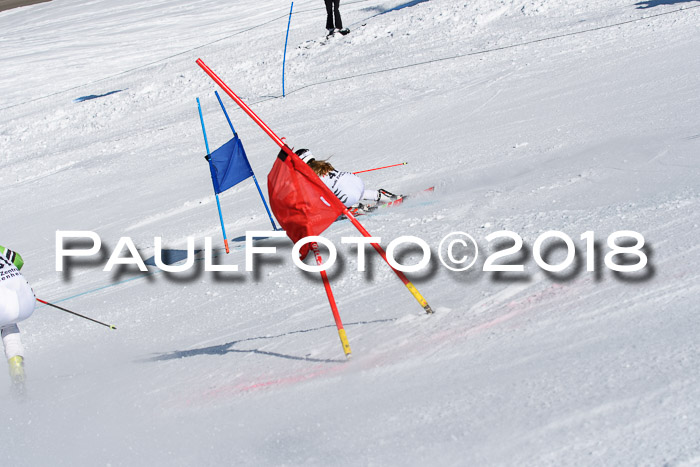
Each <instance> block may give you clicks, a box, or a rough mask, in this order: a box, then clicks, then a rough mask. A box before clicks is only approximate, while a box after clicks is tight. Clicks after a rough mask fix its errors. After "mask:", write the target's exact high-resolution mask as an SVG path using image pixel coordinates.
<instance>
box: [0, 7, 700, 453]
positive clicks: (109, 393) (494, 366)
mask: <svg viewBox="0 0 700 467" xmlns="http://www.w3.org/2000/svg"><path fill="white" fill-rule="evenodd" d="M289 7H290V5H289V4H284V2H273V1H271V0H239V1H236V2H231V1H225V0H198V1H185V0H167V1H166V0H152V1H148V2H143V1H137V0H120V1H118V2H117V1H112V0H93V1H90V2H84V1H79V0H53V1H51V2H47V3H40V4H36V5H31V6H27V7H22V8H16V9H12V10H8V11H3V12H2V13H0V95H1V96H2V98H1V99H0V110H1V111H0V161H1V164H2V170H0V195H1V196H2V206H3V222H2V224H3V228H2V235H1V236H0V244H2V245H5V246H7V247H10V248H12V249H14V250H17V251H19V252H20V253H21V254H22V255H23V256H24V258H25V261H26V266H25V268H24V269H23V271H22V272H23V274H24V276H25V277H26V278H27V280H28V281H29V282H30V284H31V285H32V287H33V288H34V291H35V292H36V294H37V296H38V297H39V298H42V299H44V300H48V301H54V302H58V303H59V304H60V305H61V306H64V307H66V308H69V309H71V310H74V311H76V312H79V313H83V314H86V315H88V316H90V317H92V318H94V319H98V320H100V321H104V322H107V323H109V324H114V325H116V326H117V330H116V331H114V330H109V329H108V328H106V327H101V326H99V325H97V324H95V323H91V322H89V321H86V320H82V319H79V318H77V317H74V316H72V315H69V314H66V313H63V312H60V311H57V310H54V309H51V308H49V307H46V306H40V307H37V309H36V311H35V313H34V315H33V316H32V317H31V318H30V319H29V320H27V321H25V322H23V323H21V324H20V327H21V329H22V333H23V340H24V343H25V346H26V355H25V357H26V364H27V375H28V381H27V385H28V393H27V397H26V400H24V401H18V400H16V399H14V398H12V397H10V391H9V379H8V380H7V386H8V389H7V393H6V395H5V396H3V397H2V398H1V400H0V406H1V407H2V413H3V426H2V428H3V437H4V446H5V448H4V449H3V450H2V454H1V455H0V457H1V458H2V459H3V461H4V462H3V463H4V464H6V465H15V466H18V465H66V466H68V465H70V466H76V465H81V466H82V465H85V466H88V465H89V466H93V465H112V466H116V465H168V466H180V465H237V464H247V465H261V464H277V465H280V464H287V465H293V464H309V465H328V464H338V465H357V464H360V465H362V464H364V465H484V464H487V465H505V464H510V465H566V464H569V465H585V464H595V465H639V464H644V465H664V464H667V465H697V464H699V463H700V422H699V421H698V420H700V355H699V353H700V343H699V340H698V336H699V335H700V307H699V306H698V303H700V274H699V273H698V268H699V264H700V245H699V244H698V232H699V230H700V229H699V228H698V225H699V224H700V209H698V208H699V207H700V205H699V203H698V201H699V200H700V159H699V158H698V154H699V153H700V34H699V33H698V32H699V30H698V24H700V2H698V1H684V0H664V1H661V0H650V1H643V2H637V3H635V0H589V1H583V0H499V1H493V0H473V1H460V2H454V1H450V0H422V1H421V0H417V1H416V0H414V1H408V2H406V1H402V0H360V1H348V2H342V4H341V12H342V14H343V21H344V25H345V26H349V27H350V29H351V30H352V32H351V33H350V34H349V35H347V36H334V37H331V38H329V39H326V37H325V29H324V23H325V10H324V8H323V5H322V4H321V3H320V2H318V1H316V0H313V1H312V0H298V1H297V2H295V4H294V14H293V16H292V19H291V29H290V32H289V43H288V48H287V54H286V74H285V93H286V96H285V97H282V62H283V50H284V40H285V34H286V28H287V21H288V14H289ZM197 58H201V59H202V60H203V61H204V62H205V63H206V64H207V65H209V66H210V67H211V68H212V69H213V70H214V71H215V72H216V73H217V74H218V75H219V76H220V77H221V78H222V79H223V80H224V81H225V82H226V83H227V84H228V85H229V86H230V87H231V89H233V90H234V91H235V92H236V93H237V94H238V95H239V96H241V98H242V99H243V100H245V101H246V102H247V103H248V104H250V105H251V108H252V109H253V111H254V112H256V113H257V114H258V115H259V116H260V117H261V118H262V119H263V120H264V121H265V122H266V123H267V124H268V125H269V126H270V128H272V129H273V130H274V131H275V132H276V133H277V134H278V135H279V136H281V137H286V140H285V141H287V142H288V144H290V146H294V147H296V148H301V147H308V148H312V149H313V152H314V154H316V155H317V156H322V157H332V158H331V161H332V162H333V164H334V165H335V166H336V167H338V168H340V169H341V170H349V171H359V170H364V169H369V168H373V167H378V166H383V165H389V164H395V163H400V162H408V165H405V166H401V167H397V168H392V169H385V170H380V171H375V172H368V173H366V174H363V178H364V180H365V183H366V185H367V186H368V187H371V188H385V189H388V190H389V191H392V192H398V193H413V192H416V191H418V190H421V189H423V188H426V187H429V186H435V187H436V190H435V193H434V195H432V196H425V197H417V198H414V199H412V200H408V201H407V202H406V203H404V204H403V205H402V206H400V207H396V208H392V209H386V210H380V211H378V212H376V213H375V214H373V215H369V216H364V217H362V218H361V221H362V223H363V225H364V226H365V227H366V228H367V230H369V232H371V233H372V234H373V235H374V236H378V237H381V238H382V243H383V244H384V245H385V246H386V245H387V244H388V243H389V242H390V241H392V240H393V239H395V238H398V237H400V236H415V237H419V238H421V239H423V240H425V241H426V242H427V243H428V245H429V246H430V248H431V250H432V259H431V262H430V264H429V266H428V267H426V268H425V269H424V270H422V271H420V272H416V273H412V274H409V277H410V278H411V279H412V280H413V283H414V284H415V285H416V287H417V288H418V289H419V290H420V292H421V293H422V294H423V296H424V297H425V298H426V299H427V300H428V302H429V303H430V305H431V306H432V307H433V309H435V310H436V313H435V314H434V315H432V316H427V315H425V314H424V313H423V310H422V308H421V307H420V306H419V305H418V304H417V302H416V301H415V300H414V299H413V297H412V296H411V294H410V293H409V292H408V291H407V290H406V288H405V287H404V286H403V284H402V283H401V282H400V281H399V280H398V279H397V278H396V277H395V275H394V274H393V272H392V271H391V270H390V269H389V268H388V267H387V266H386V265H385V264H384V263H383V262H382V261H381V258H379V256H378V255H376V254H373V253H372V252H370V250H369V249H368V250H367V262H368V264H367V270H366V271H365V272H358V270H357V252H356V250H355V249H354V248H352V247H350V246H349V245H344V244H342V243H341V241H340V239H341V237H344V236H357V235H358V234H357V232H356V230H355V228H354V227H353V226H352V224H350V223H349V222H348V221H341V222H337V223H335V224H333V225H332V226H331V227H330V228H329V229H328V230H327V231H326V232H325V233H324V236H326V238H328V239H329V240H332V241H333V242H334V244H335V245H336V246H337V248H338V251H339V259H338V261H337V262H336V264H335V265H334V266H333V267H332V268H331V270H330V271H329V273H330V278H331V284H332V286H333V292H334V293H335V297H336V299H337V302H338V307H339V310H340V315H341V317H342V319H343V321H344V324H345V328H346V330H347V334H348V337H349V340H350V345H351V347H352V351H353V358H352V359H351V360H349V361H347V360H346V359H345V357H344V355H343V352H342V348H341V346H340V342H339V339H338V334H337V332H336V329H335V325H334V322H333V319H332V315H331V311H330V309H329V306H328V302H327V300H326V296H325V293H324V290H323V286H322V283H321V281H320V278H319V277H318V275H317V274H311V273H304V272H302V271H301V270H300V269H299V268H297V267H296V266H295V265H294V263H293V262H292V257H291V251H292V245H291V242H289V240H287V239H284V238H283V239H267V240H259V241H258V242H257V243H256V245H258V246H268V247H270V246H274V247H276V248H277V254H276V255H267V256H261V257H260V260H259V261H257V263H256V269H255V271H254V272H246V271H245V250H244V243H243V242H242V241H240V240H241V237H242V236H244V235H245V233H246V231H256V230H260V231H265V230H270V229H271V224H270V221H269V219H268V217H267V214H266V212H265V209H264V207H263V205H262V203H261V201H260V198H259V196H258V192H257V190H256V188H255V185H254V184H253V182H252V181H251V180H247V181H245V182H243V183H241V184H240V185H237V186H236V187H234V188H232V189H231V190H229V191H227V192H225V193H223V194H222V195H221V204H222V210H223V216H224V221H225V225H226V229H227V233H228V236H229V238H230V239H231V247H232V251H231V253H230V254H229V255H226V254H224V253H223V240H222V236H221V230H220V227H219V223H218V215H217V209H216V200H215V197H214V194H213V190H212V186H211V180H210V176H209V170H208V167H207V163H206V162H205V160H204V159H203V156H204V155H205V152H206V151H205V148H204V139H203V137H202V131H201V127H200V123H199V115H198V112H197V104H196V100H195V99H196V98H197V97H199V98H200V100H201V102H202V109H203V113H204V120H205V123H206V127H207V136H208V138H209V144H210V146H211V148H212V149H213V148H216V147H218V146H220V145H222V144H223V143H224V142H226V141H227V140H228V139H229V138H230V137H231V130H230V128H229V126H228V123H227V122H226V119H225V117H224V116H223V113H222V112H221V109H220V107H219V103H218V101H217V100H216V97H215V95H214V91H215V90H218V91H219V93H220V94H221V96H222V98H223V101H224V104H225V105H226V107H227V109H228V111H229V115H230V117H231V120H232V123H233V124H234V126H235V128H236V131H237V132H238V133H239V135H240V136H241V138H242V140H243V143H244V145H245V148H246V150H247V153H248V156H249V158H250V162H251V165H252V167H253V169H254V171H255V173H256V174H257V178H258V181H259V182H260V184H261V185H262V189H263V192H264V193H265V194H267V189H266V186H267V180H266V174H267V173H268V172H269V170H270V168H271V166H272V164H273V163H274V160H275V155H276V154H277V152H278V147H277V146H276V145H275V143H274V142H273V141H272V140H271V139H270V138H268V137H267V136H266V135H265V133H263V131H261V130H260V128H259V127H258V126H257V125H256V124H255V123H254V122H253V121H252V120H251V119H249V118H248V117H247V116H246V115H245V114H244V113H243V112H242V111H240V109H238V107H237V106H236V104H235V103H234V102H233V101H232V100H231V99H230V98H229V97H228V96H226V95H225V94H224V93H223V92H222V91H221V90H220V89H219V88H218V87H217V86H216V84H215V83H214V82H213V81H212V80H211V79H210V78H209V77H208V76H207V75H206V74H205V73H204V72H203V71H202V70H201V69H200V68H199V67H198V66H197V65H196V64H195V60H196V59H197ZM57 230H68V231H78V230H89V231H94V232H96V233H97V234H99V236H100V238H101V240H102V251H101V254H99V255H97V256H95V257H92V258H87V259H73V260H70V262H69V264H68V266H67V267H66V270H65V271H64V272H57V271H56V264H55V263H56V254H55V243H56V231H57ZM502 230H507V231H511V232H514V233H515V234H517V235H518V236H519V237H521V238H522V240H523V246H522V248H521V249H520V250H519V251H517V252H515V253H513V254H510V255H508V256H506V257H504V258H501V259H498V260H497V261H496V262H495V263H496V264H506V263H507V264H524V266H525V267H524V271H523V272H506V273H495V272H487V271H484V270H483V269H484V264H485V263H486V261H487V258H488V257H489V255H492V254H493V253H494V252H497V251H503V250H505V249H506V248H508V247H510V246H512V245H513V240H508V239H507V238H493V239H492V240H491V241H489V240H487V237H489V235H490V234H493V233H495V232H498V231H502ZM551 230H554V231H560V232H563V233H565V234H566V235H568V236H569V237H570V238H571V239H572V242H573V244H574V246H575V258H574V261H573V264H572V265H571V266H569V267H568V268H567V269H565V270H564V271H562V272H547V271H545V270H544V269H543V268H542V267H541V266H539V265H538V264H536V263H535V261H534V257H535V253H536V252H538V251H539V252H540V253H541V256H543V257H545V259H546V260H547V261H548V262H549V263H550V264H555V265H556V264H558V263H561V262H562V261H564V260H565V259H566V256H567V249H566V247H565V243H564V242H563V241H562V240H558V241H551V242H545V244H544V246H543V248H541V249H540V248H536V241H537V239H538V237H540V236H541V235H542V234H544V233H545V232H547V231H551ZM456 231H461V232H465V233H469V234H470V235H471V236H472V237H473V238H474V239H475V240H476V242H477V244H478V246H479V249H480V250H479V257H478V259H477V262H476V264H475V265H474V266H473V267H472V268H471V269H469V270H468V271H464V272H454V271H451V270H449V269H447V268H446V267H445V266H443V265H442V264H441V263H440V261H439V259H438V247H439V245H440V243H441V240H442V239H443V238H444V237H445V236H446V235H448V234H449V233H451V232H456ZM617 231H634V232H638V233H640V234H641V235H642V236H643V237H644V241H645V246H644V247H643V249H642V252H643V253H644V255H646V257H648V264H647V265H646V266H645V267H644V268H643V269H642V270H641V271H638V272H633V273H615V272H613V271H611V269H610V268H609V267H607V266H606V263H605V261H604V259H605V256H606V255H607V254H608V252H610V251H611V250H610V246H609V245H608V237H609V236H610V235H611V234H613V233H614V232H617ZM586 232H592V234H591V233H589V234H586ZM582 236H583V237H582ZM121 237H130V238H131V239H132V240H133V242H134V244H135V245H136V247H137V248H138V249H139V252H140V254H141V255H142V256H143V259H144V260H148V259H150V258H152V257H153V256H154V252H155V249H154V244H155V240H154V238H155V237H162V238H163V242H164V244H165V245H166V247H167V249H168V250H173V251H171V253H172V254H178V253H181V252H182V250H185V249H186V248H187V237H194V238H195V242H196V248H197V250H202V249H203V248H204V238H205V237H212V239H213V242H214V248H215V251H214V256H215V261H217V262H219V263H222V264H228V265H234V264H235V265H238V266H239V272H226V273H214V272H208V271H206V270H204V267H203V265H204V261H203V260H202V258H203V255H204V253H203V252H202V251H199V252H198V253H197V261H196V262H195V266H194V267H193V268H192V269H190V270H188V271H187V272H182V273H167V272H163V271H161V270H159V269H158V268H156V267H154V266H149V272H150V273H148V274H146V273H142V272H139V271H138V269H136V268H135V267H133V266H129V267H117V268H115V269H114V270H113V271H112V272H104V271H103V268H104V266H105V264H106V262H107V260H108V258H109V256H110V255H111V254H112V253H113V251H114V249H115V247H116V246H117V244H118V242H119V239H120V238H121ZM489 238H492V237H489ZM550 240H551V239H550ZM622 240H625V239H622ZM626 242H627V243H625V241H622V242H621V243H624V245H626V246H627V247H633V246H634V243H635V242H634V241H633V239H631V238H626ZM547 245H549V247H548V246H547ZM540 250H541V251H540ZM457 253H459V251H458V252H457ZM126 254H127V251H126V249H124V251H123V252H122V255H124V256H126ZM324 254H325V253H324ZM421 256H422V253H421V250H420V249H419V248H417V247H416V248H413V247H410V245H406V246H404V247H403V248H399V249H398V254H397V257H398V258H399V259H401V261H403V262H404V263H406V264H416V263H417V262H418V260H420V257H421ZM443 256H444V252H443ZM457 256H458V257H459V256H460V254H457ZM589 260H594V261H593V263H592V269H594V270H593V271H589V270H588V269H591V268H590V267H589V266H590V264H589ZM621 260H624V262H625V264H634V263H635V262H637V260H638V258H637V257H635V255H634V254H632V255H625V256H624V257H621V256H620V255H618V257H617V258H615V261H617V262H621ZM150 262H152V261H150ZM180 264H182V263H180ZM3 371H4V370H3ZM0 379H1V378H0ZM0 386H2V384H1V381H0Z"/></svg>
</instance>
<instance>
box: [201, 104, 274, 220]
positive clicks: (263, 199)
mask: <svg viewBox="0 0 700 467" xmlns="http://www.w3.org/2000/svg"><path fill="white" fill-rule="evenodd" d="M214 94H216V98H217V99H219V104H221V110H223V111H224V115H226V120H227V121H228V126H230V127H231V131H232V132H233V136H234V137H235V136H237V135H236V130H234V128H233V123H231V119H230V118H229V116H228V112H226V107H224V103H223V102H222V101H221V97H219V92H218V91H214ZM248 164H249V165H250V162H248ZM250 171H251V172H252V171H253V169H252V168H251V169H250ZM253 181H254V182H255V186H256V187H257V189H258V193H260V199H261V200H262V202H263V205H264V206H265V210H266V211H267V215H268V216H269V217H270V222H272V228H273V229H274V230H280V229H279V228H278V227H277V225H276V224H275V221H274V219H273V218H272V213H271V212H270V208H269V207H268V206H267V202H266V201H265V196H264V195H263V192H262V190H261V189H260V184H259V183H258V179H257V178H255V173H253Z"/></svg>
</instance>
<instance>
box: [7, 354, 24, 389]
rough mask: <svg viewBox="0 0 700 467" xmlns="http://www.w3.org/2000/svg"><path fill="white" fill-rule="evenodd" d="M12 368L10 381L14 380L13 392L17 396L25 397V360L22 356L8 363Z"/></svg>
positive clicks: (17, 356) (15, 357) (13, 358)
mask: <svg viewBox="0 0 700 467" xmlns="http://www.w3.org/2000/svg"><path fill="white" fill-rule="evenodd" d="M7 364H8V366H9V367H10V380H12V392H13V393H15V394H16V395H17V396H20V397H22V396H24V394H25V387H24V382H25V380H26V376H25V374H24V358H23V357H22V356H21V355H16V356H14V357H12V358H10V359H9V360H8V361H7Z"/></svg>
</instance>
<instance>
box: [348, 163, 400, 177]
mask: <svg viewBox="0 0 700 467" xmlns="http://www.w3.org/2000/svg"><path fill="white" fill-rule="evenodd" d="M407 164H408V162H402V163H400V164H394V165H387V166H384V167H377V168H376V169H367V170H360V171H358V172H353V174H355V175H357V174H362V173H365V172H372V171H374V170H382V169H388V168H391V167H398V166H400V165H407Z"/></svg>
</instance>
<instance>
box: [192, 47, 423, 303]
mask: <svg viewBox="0 0 700 467" xmlns="http://www.w3.org/2000/svg"><path fill="white" fill-rule="evenodd" d="M197 65H199V66H200V67H201V68H202V70H204V72H205V73H206V74H208V75H209V77H210V78H211V79H213V80H214V82H215V83H216V84H218V85H219V86H220V87H221V89H223V91H224V92H225V93H226V94H228V95H229V97H230V98H231V99H233V100H234V102H236V104H238V106H239V107H240V108H241V109H243V111H244V112H245V113H247V114H248V116H249V117H250V118H252V119H253V121H254V122H255V123H257V124H258V126H260V128H262V130H263V131H264V132H265V133H267V135H268V136H269V137H270V138H272V140H273V141H274V142H275V143H277V145H278V146H279V147H280V148H282V150H283V151H284V152H285V153H287V155H289V156H290V157H294V156H296V154H294V151H292V149H291V148H290V147H289V146H287V145H286V144H284V141H282V140H281V139H280V137H279V136H277V135H276V134H275V132H274V131H272V130H271V129H270V127H268V126H267V125H266V124H265V122H263V121H262V120H261V119H260V117H258V116H257V115H256V114H255V112H253V111H252V110H251V109H250V107H248V105H247V104H246V103H245V102H243V100H242V99H241V98H240V97H238V96H237V95H236V93H235V92H233V91H232V90H231V88H229V87H228V86H227V85H226V83H224V82H223V81H222V80H221V78H219V77H218V76H217V75H216V73H214V72H213V71H212V70H211V68H209V67H208V66H207V65H206V64H205V63H204V62H203V61H202V59H201V58H198V59H197ZM297 157H298V156H297ZM328 193H329V194H332V193H333V192H331V191H330V190H328ZM333 196H335V195H333ZM343 214H344V215H345V217H347V218H348V219H349V220H350V222H352V225H354V226H355V228H356V229H357V230H359V231H360V233H361V234H362V235H363V236H365V237H371V236H372V235H370V233H369V232H367V230H366V229H365V228H364V227H363V226H362V224H360V222H359V221H358V220H357V219H355V216H353V215H352V213H351V212H350V210H349V209H348V208H344V210H343ZM372 246H373V247H374V249H375V250H376V251H377V253H379V256H381V257H382V259H383V260H384V261H385V262H386V264H388V265H389V267H390V268H391V270H392V271H394V273H395V274H396V275H397V276H398V278H399V279H401V282H403V284H404V285H405V286H406V288H407V289H408V290H409V292H411V295H413V298H415V299H416V301H417V302H418V303H420V305H421V306H422V307H423V309H424V310H425V312H426V313H433V309H432V308H431V307H430V305H428V302H427V301H426V300H425V298H423V296H422V295H421V294H420V292H418V289H416V287H415V286H414V285H413V283H411V281H409V280H408V278H407V277H406V275H405V274H404V273H403V272H401V271H399V270H398V269H395V268H394V267H393V266H392V265H391V264H389V260H388V259H387V257H386V252H385V251H384V248H382V246H381V245H379V244H378V243H372Z"/></svg>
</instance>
